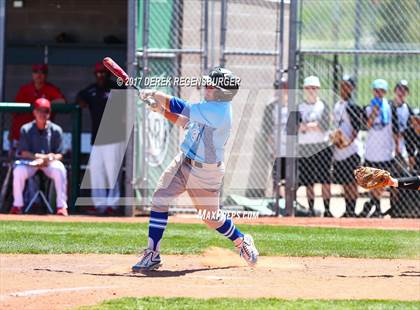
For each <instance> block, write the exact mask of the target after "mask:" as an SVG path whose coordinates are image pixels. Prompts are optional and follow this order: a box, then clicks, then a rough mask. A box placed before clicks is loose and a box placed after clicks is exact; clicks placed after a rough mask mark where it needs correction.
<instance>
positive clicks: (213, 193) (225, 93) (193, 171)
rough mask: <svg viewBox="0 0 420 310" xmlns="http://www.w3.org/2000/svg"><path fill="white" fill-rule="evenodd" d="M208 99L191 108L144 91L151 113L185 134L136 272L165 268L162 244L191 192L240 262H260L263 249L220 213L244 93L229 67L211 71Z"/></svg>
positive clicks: (156, 202)
mask: <svg viewBox="0 0 420 310" xmlns="http://www.w3.org/2000/svg"><path fill="white" fill-rule="evenodd" d="M207 80H209V81H210V83H209V84H206V85H205V91H204V100H202V101H201V102H200V103H197V104H191V103H189V102H186V101H184V100H182V99H181V98H177V97H174V96H171V95H167V94H165V93H163V92H160V91H154V90H141V91H140V98H141V99H142V100H143V101H145V102H146V103H147V104H148V106H149V107H150V109H152V111H154V112H157V113H160V114H162V115H163V116H164V117H165V118H166V119H168V120H169V121H171V122H172V123H174V124H176V125H180V126H182V127H184V129H185V130H186V134H185V139H184V141H183V142H182V144H181V152H180V153H179V154H178V155H177V156H176V158H175V159H174V160H173V161H172V163H171V164H170V165H169V166H168V168H166V170H165V171H164V172H163V174H162V176H161V178H160V180H159V182H158V185H157V188H156V190H155V192H154V194H153V198H152V207H151V212H150V222H149V236H148V237H149V238H148V247H147V249H145V250H144V253H143V257H142V258H141V259H140V261H139V262H138V263H137V264H135V265H134V266H133V267H132V270H133V272H143V271H148V270H154V269H157V268H159V266H160V265H161V259H160V253H159V252H160V241H161V239H162V237H163V233H164V231H165V229H166V224H167V222H168V209H169V206H170V205H171V204H172V202H173V201H174V199H175V198H176V197H178V196H179V195H180V194H182V193H183V192H187V193H188V194H189V196H190V197H191V199H192V201H193V202H194V205H195V207H196V209H197V210H198V211H200V214H201V216H202V219H203V221H204V222H205V223H206V224H207V225H208V226H209V227H210V228H212V229H215V230H217V231H218V232H219V233H221V234H222V235H224V236H225V237H227V238H229V239H230V240H231V241H232V242H233V244H234V245H235V247H236V248H237V249H238V252H239V254H240V256H241V257H243V258H244V259H245V261H246V262H247V263H248V264H249V265H250V266H254V265H255V264H256V263H257V258H258V255H259V254H258V250H257V249H256V247H255V245H254V241H253V239H252V237H251V236H250V235H247V234H243V233H242V232H241V231H240V230H239V229H238V228H237V227H235V225H234V223H233V222H232V219H231V218H229V217H226V216H225V215H224V214H223V213H221V212H219V211H220V210H219V196H220V190H221V187H222V181H223V177H224V173H225V166H224V162H223V156H224V155H223V153H224V147H225V145H226V142H227V140H228V138H229V134H230V131H231V125H232V106H231V101H232V99H233V97H234V96H235V95H236V93H237V92H238V89H239V79H238V78H237V77H235V75H234V74H233V73H232V72H231V71H229V70H226V69H224V68H220V67H216V68H214V69H212V70H211V71H210V74H209V76H208V77H207Z"/></svg>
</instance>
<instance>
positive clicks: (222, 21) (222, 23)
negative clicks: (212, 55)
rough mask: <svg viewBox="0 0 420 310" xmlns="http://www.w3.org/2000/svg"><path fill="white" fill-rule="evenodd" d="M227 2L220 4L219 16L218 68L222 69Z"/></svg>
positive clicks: (224, 59) (223, 1) (225, 0)
mask: <svg viewBox="0 0 420 310" xmlns="http://www.w3.org/2000/svg"><path fill="white" fill-rule="evenodd" d="M227 10H228V8H227V0H222V2H221V16H220V66H222V67H224V66H225V62H226V57H225V49H226V27H227Z"/></svg>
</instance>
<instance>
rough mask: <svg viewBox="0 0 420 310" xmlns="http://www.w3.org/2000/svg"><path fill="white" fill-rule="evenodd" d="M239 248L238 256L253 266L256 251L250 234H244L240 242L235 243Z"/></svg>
mask: <svg viewBox="0 0 420 310" xmlns="http://www.w3.org/2000/svg"><path fill="white" fill-rule="evenodd" d="M237 249H238V250H239V256H240V257H242V258H243V259H244V260H245V261H246V262H247V264H248V265H249V266H250V267H254V266H255V265H256V264H257V260H258V255H260V253H258V250H257V248H256V247H255V245H254V239H252V237H251V236H250V235H244V238H243V240H242V242H241V243H240V244H239V245H237Z"/></svg>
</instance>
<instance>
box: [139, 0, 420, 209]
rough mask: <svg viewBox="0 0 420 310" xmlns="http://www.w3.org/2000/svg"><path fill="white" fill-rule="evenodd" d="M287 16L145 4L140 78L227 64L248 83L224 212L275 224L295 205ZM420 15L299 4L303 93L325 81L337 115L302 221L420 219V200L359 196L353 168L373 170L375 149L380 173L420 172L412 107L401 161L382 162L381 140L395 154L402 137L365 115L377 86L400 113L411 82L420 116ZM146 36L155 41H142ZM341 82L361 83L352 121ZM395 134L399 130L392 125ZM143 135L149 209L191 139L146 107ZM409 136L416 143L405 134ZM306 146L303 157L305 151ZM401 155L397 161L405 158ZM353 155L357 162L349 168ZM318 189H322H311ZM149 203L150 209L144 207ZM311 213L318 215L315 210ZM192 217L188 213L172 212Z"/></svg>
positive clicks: (408, 8) (142, 191)
mask: <svg viewBox="0 0 420 310" xmlns="http://www.w3.org/2000/svg"><path fill="white" fill-rule="evenodd" d="M289 8H290V2H289V1H264V0H240V1H239V0H238V1H234V0H231V1H227V0H221V1H206V0H189V1H153V0H149V1H139V11H138V24H139V27H138V36H137V42H138V46H137V69H138V74H139V75H140V76H149V77H151V76H160V77H162V76H167V77H170V76H189V77H199V76H201V75H202V74H205V73H206V72H207V70H208V69H209V68H212V67H213V66H216V65H222V66H225V67H227V68H229V69H230V70H232V71H233V72H235V73H236V74H237V75H238V76H239V77H240V78H241V90H240V92H239V93H238V95H237V96H236V97H235V99H234V101H233V115H234V119H233V128H232V132H231V137H230V140H229V142H228V144H227V146H226V168H227V169H226V175H225V180H224V192H223V201H224V202H225V205H231V204H234V205H240V206H242V207H245V208H254V209H256V210H260V211H261V214H265V215H274V214H275V212H276V208H275V205H276V198H277V201H278V203H279V206H280V211H281V210H282V208H283V206H284V203H285V201H284V199H283V196H285V192H284V189H283V186H282V185H283V183H284V179H285V171H284V170H285V168H286V161H285V157H286V155H285V154H286V148H287V147H286V143H285V133H284V132H285V130H286V127H287V126H286V125H287V121H288V113H287V108H285V107H286V106H287V92H285V91H282V90H281V89H282V88H287V85H286V84H285V83H284V81H285V80H287V74H286V72H287V70H286V68H287V67H288V65H287V56H288V43H289V42H288V40H289ZM419 12H420V9H419V1H414V0H411V1H410V0H408V1H400V2H395V1H374V0H372V1H370V0H369V1H359V0H349V1H338V0H325V1H316V0H315V1H314V0H311V1H309V0H301V1H299V2H298V23H297V27H298V49H297V51H296V53H297V55H298V64H297V73H298V79H297V80H298V81H297V88H299V89H303V88H304V87H303V86H304V81H305V78H306V77H308V76H316V77H318V78H319V81H320V88H321V91H320V95H319V97H320V98H321V99H322V105H323V106H324V108H325V111H327V113H326V115H327V118H326V119H327V120H326V121H324V123H323V124H322V126H321V127H323V128H322V135H323V139H325V145H326V147H325V149H326V150H325V151H323V152H322V154H321V155H322V156H321V155H319V154H318V155H317V156H316V158H314V157H310V158H306V159H305V158H299V160H298V165H297V166H298V168H297V171H296V173H297V174H298V178H297V180H298V182H299V184H295V185H296V187H297V188H298V190H297V199H296V203H295V206H296V208H298V209H299V210H300V207H303V211H302V212H300V211H299V212H297V213H296V214H300V215H315V214H319V213H323V212H324V211H325V206H326V207H327V209H330V210H329V211H330V212H331V213H332V214H333V215H334V216H336V217H339V216H343V215H344V216H356V215H360V216H381V215H382V214H383V213H385V212H387V211H388V213H390V214H391V216H393V217H414V216H418V214H419V210H418V205H420V203H419V196H418V193H414V192H411V193H408V192H402V191H401V192H399V193H397V192H392V193H390V192H389V191H387V192H385V193H382V194H381V195H380V196H379V195H376V196H373V195H372V193H367V192H365V191H362V190H361V189H360V188H359V189H358V188H356V187H355V185H354V183H353V177H352V169H353V168H354V167H355V166H356V165H359V164H363V163H366V159H369V155H368V156H366V151H367V148H366V145H367V141H370V145H373V146H374V145H376V146H374V147H373V148H372V147H371V148H370V151H369V152H373V153H374V156H371V160H370V161H371V163H372V162H374V163H375V160H377V161H378V162H389V165H390V166H389V167H390V169H392V170H393V171H395V173H397V175H407V174H413V173H416V172H415V170H416V169H418V165H419V164H418V162H419V161H417V163H416V161H415V157H416V156H417V157H418V154H419V153H418V151H416V150H415V147H413V148H412V147H411V145H414V144H413V143H412V142H413V141H416V139H417V140H418V131H417V133H416V131H415V130H412V129H413V128H412V126H411V115H410V116H409V117H408V118H407V116H405V114H404V113H406V112H404V111H403V110H404V109H405V108H399V109H396V110H398V111H399V112H398V113H399V114H398V113H397V117H398V115H399V116H400V118H401V117H402V119H401V120H400V119H398V120H399V122H400V123H401V124H402V125H401V124H400V125H399V126H400V127H401V130H400V129H399V131H400V133H398V136H399V140H400V142H399V143H401V148H400V149H401V150H400V153H401V154H400V155H398V157H396V156H395V154H392V155H391V156H390V158H385V157H383V158H382V157H381V156H376V155H378V154H381V153H386V149H385V148H382V146H381V145H382V144H381V143H382V142H383V141H388V140H389V141H388V142H389V143H387V144H386V147H387V148H389V145H392V143H394V138H396V137H394V136H392V134H391V133H389V132H388V134H385V133H384V134H383V136H382V137H381V135H380V133H379V134H378V132H379V131H380V130H379V131H378V130H376V129H375V128H376V127H375V126H373V127H375V128H368V124H367V121H368V118H367V117H366V114H367V113H366V111H369V107H370V105H371V101H372V99H373V98H374V96H373V93H372V87H371V85H372V82H373V81H374V80H376V79H384V80H386V81H387V83H388V85H389V86H388V91H387V93H386V95H385V97H386V98H387V99H388V102H389V103H390V104H391V105H392V102H395V94H394V87H395V85H397V83H398V82H400V81H401V80H406V81H408V85H409V94H408V97H407V98H406V101H407V103H408V105H407V106H408V107H409V111H413V113H415V111H416V109H417V110H418V108H419V99H420V98H419V90H420V89H419V88H420V76H419V71H418V68H419V56H420V54H419V51H420V37H419V36H420V34H419V32H418V31H417V29H418V26H419V24H418V18H416V17H417V16H418V13H419ZM163 17H164V18H163ZM291 25H292V24H291ZM145 36H146V38H147V39H146V40H143V38H144V37H145ZM289 69H290V68H289ZM343 75H347V76H350V77H351V79H350V84H351V85H352V86H354V87H353V88H354V89H353V91H352V94H351V101H352V103H354V105H355V106H357V107H359V109H355V111H356V112H355V115H353V114H352V115H351V117H350V116H349V115H347V112H345V111H346V109H344V110H343V109H341V108H340V107H342V106H344V105H341V103H340V100H342V99H343V98H342V97H343V96H345V94H343V92H344V90H343V87H344V86H343V82H342V77H343ZM282 81H283V82H282ZM312 82H313V80H312ZM310 84H311V83H309V84H308V85H309V86H311V85H310ZM312 84H313V83H312ZM312 86H313V85H312ZM403 88H404V87H402V89H403ZM163 90H165V91H168V92H170V93H171V94H174V95H177V96H181V97H182V98H184V99H186V100H189V101H191V102H198V101H199V100H200V98H201V96H202V93H201V91H200V89H197V88H194V87H166V88H163ZM307 95H308V93H307V91H305V90H304V91H302V92H300V91H299V92H298V96H297V97H298V102H297V103H300V105H299V110H300V112H301V114H302V113H303V112H302V111H301V109H309V110H311V108H308V107H305V108H302V107H303V105H304V103H305V100H307ZM340 95H341V96H340ZM343 101H349V100H343ZM391 105H390V107H391ZM404 106H405V105H404ZM385 110H386V109H385ZM384 113H385V112H384ZM378 117H379V118H380V117H382V114H381V115H380V116H378ZM384 117H385V118H386V116H385V115H384ZM390 117H392V115H391V114H390ZM350 119H351V120H352V122H350ZM404 119H405V124H403V123H404V122H403V120H404ZM303 123H304V122H303ZM315 123H316V122H315ZM352 123H353V125H355V124H356V123H357V124H358V125H357V127H358V128H357V130H356V132H357V139H356V140H355V142H354V143H353V144H351V150H348V152H347V153H346V152H341V155H340V154H337V152H336V150H335V147H334V146H333V145H331V142H330V140H329V137H330V134H331V133H333V132H336V131H337V129H342V128H341V126H344V127H346V126H347V127H348V126H350V125H352ZM388 123H389V124H391V123H392V119H391V120H390V119H388V118H386V124H387V125H388ZM301 124H302V122H301ZM343 124H345V125H343ZM314 125H315V126H317V124H314ZM318 125H319V124H318ZM381 126H382V127H387V126H384V124H381V125H380V127H381ZM389 126H391V125H389ZM389 126H388V127H387V128H390V127H389ZM359 127H360V128H359ZM382 127H381V128H382ZM136 128H137V130H136V139H135V141H136V147H135V154H134V159H135V164H134V166H135V167H134V171H135V173H134V175H135V176H136V178H135V180H134V181H135V182H134V184H135V188H136V189H137V190H138V197H139V198H144V199H148V198H149V197H150V195H151V194H152V192H153V188H154V186H155V185H156V182H157V180H158V178H159V175H160V174H161V172H162V171H163V170H164V169H165V168H166V166H167V165H168V163H169V162H170V161H171V159H172V158H173V157H174V155H175V154H176V153H177V152H178V151H179V143H180V141H181V140H182V138H183V132H182V130H179V129H177V128H175V127H174V126H172V125H169V124H168V123H167V122H166V121H165V120H164V119H162V118H160V117H158V116H156V115H153V113H148V112H147V111H145V109H144V108H143V107H142V106H140V105H139V107H138V123H137V127H136ZM409 128H410V134H408V133H406V132H403V131H405V130H408V129H409ZM359 129H360V130H359ZM403 129H404V130H403ZM309 130H311V129H309ZM348 130H349V129H348V128H347V129H345V130H344V131H348ZM386 130H391V129H385V131H386ZM345 135H349V137H347V138H349V139H350V140H352V139H353V138H355V137H352V136H353V132H352V130H351V129H350V132H346V133H345ZM315 136H317V134H315ZM387 139H388V140H387ZM391 140H392V141H391ZM403 140H405V141H404V142H402V141H403ZM372 141H373V142H372ZM323 143H324V142H323ZM404 143H405V144H407V143H410V146H407V145H404ZM300 144H301V143H300V142H299V144H298V147H299V149H300V150H302V149H304V148H305V146H303V147H302V146H301V145H300ZM375 147H376V149H375ZM391 148H392V153H394V152H395V148H394V147H393V146H392V147H391ZM368 149H369V148H368ZM372 150H373V151H372ZM338 153H340V152H338ZM349 154H350V155H352V156H350V157H351V159H352V160H349V158H348V157H347V155H349ZM373 159H375V160H373ZM343 160H344V161H343ZM314 163H316V164H314ZM387 164H388V163H387ZM145 167H147V168H145ZM320 178H321V179H322V180H320ZM308 183H309V184H308ZM312 183H314V184H315V186H314V187H313V188H312V186H305V185H311V184H312ZM319 183H325V184H324V185H323V186H321V185H319ZM377 201H379V202H380V206H379V205H378V207H377V208H376V211H375V208H374V207H373V205H372V206H370V205H369V204H370V202H373V203H376V202H377ZM147 204H148V200H144V201H143V203H142V205H147ZM186 205H188V204H186ZM391 205H392V206H393V208H391V209H390V207H391ZM346 206H347V209H346ZM394 206H395V207H394ZM190 207H192V205H190ZM311 208H314V210H315V211H314V212H306V211H305V209H306V210H308V209H309V210H310V209H311ZM379 208H381V210H382V212H381V213H380V212H378V211H379ZM191 209H192V208H188V207H185V206H184V205H183V204H182V203H178V204H176V207H175V209H173V210H175V211H183V210H184V211H185V210H191ZM346 211H347V212H346ZM325 215H331V214H329V213H326V214H325Z"/></svg>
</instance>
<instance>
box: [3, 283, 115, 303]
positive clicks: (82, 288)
mask: <svg viewBox="0 0 420 310" xmlns="http://www.w3.org/2000/svg"><path fill="white" fill-rule="evenodd" d="M109 288H115V286H80V287H64V288H46V289H39V290H28V291H22V292H14V293H9V294H7V295H0V300H3V299H5V298H7V297H32V296H40V295H48V294H52V293H60V292H78V291H88V290H98V289H99V290H100V289H109Z"/></svg>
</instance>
